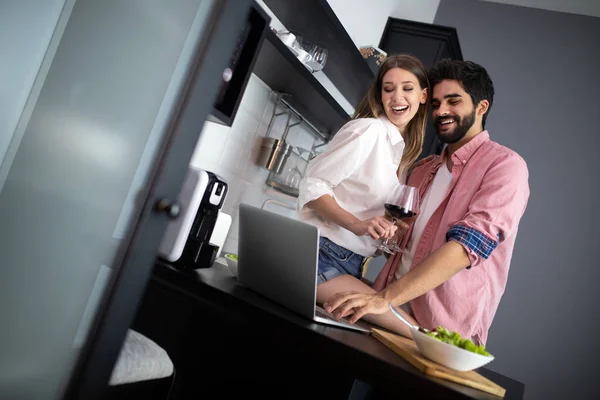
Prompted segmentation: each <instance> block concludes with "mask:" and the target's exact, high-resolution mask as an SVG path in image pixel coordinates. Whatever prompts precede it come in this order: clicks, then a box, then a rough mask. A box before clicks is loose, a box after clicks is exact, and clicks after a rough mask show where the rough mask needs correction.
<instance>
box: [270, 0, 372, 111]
mask: <svg viewBox="0 0 600 400" xmlns="http://www.w3.org/2000/svg"><path fill="white" fill-rule="evenodd" d="M264 2H265V4H266V5H267V6H268V7H269V8H270V9H271V11H273V13H274V14H275V15H276V16H277V18H278V19H279V20H280V21H281V22H282V23H283V25H285V27H286V28H287V29H289V30H291V31H296V32H299V33H301V34H303V35H305V37H306V38H307V39H308V40H310V41H311V42H313V43H315V44H318V45H320V46H322V47H325V48H326V49H328V51H329V54H328V58H327V63H326V64H325V68H324V69H323V72H324V73H325V74H326V75H327V77H328V78H329V79H330V80H331V82H332V83H333V84H334V85H335V86H336V87H337V89H338V90H339V91H340V93H341V94H342V95H343V96H344V97H345V98H346V100H348V102H349V103H350V104H351V105H352V107H356V106H357V105H358V103H359V102H360V100H361V99H362V97H363V96H364V94H365V93H366V92H367V89H368V88H369V85H370V84H371V81H372V79H373V72H372V71H371V69H370V68H369V66H368V65H367V63H366V61H365V60H364V59H363V57H362V56H361V54H360V51H359V50H358V48H357V47H356V45H355V44H354V42H353V41H352V39H351V38H350V35H348V32H346V30H345V29H344V27H343V25H342V23H341V22H340V20H339V19H338V18H337V16H336V15H335V13H334V12H333V10H332V9H331V6H330V5H329V3H328V2H327V0H310V1H306V0H264Z"/></svg>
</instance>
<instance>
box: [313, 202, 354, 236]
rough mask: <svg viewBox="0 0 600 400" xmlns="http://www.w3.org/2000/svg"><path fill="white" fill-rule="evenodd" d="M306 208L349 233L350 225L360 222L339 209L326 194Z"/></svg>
mask: <svg viewBox="0 0 600 400" xmlns="http://www.w3.org/2000/svg"><path fill="white" fill-rule="evenodd" d="M306 206H307V207H308V208H310V209H312V210H314V211H316V212H317V213H318V214H319V215H320V216H321V217H322V218H324V219H326V220H327V221H330V222H333V223H334V224H336V225H339V226H341V227H342V228H345V229H347V230H349V231H352V230H351V229H350V228H351V226H352V225H354V224H356V223H357V222H360V220H359V219H358V218H356V217H355V216H354V215H353V214H351V213H349V212H348V211H346V210H344V209H343V208H342V207H340V205H339V204H338V203H337V201H335V199H334V198H333V197H331V196H330V195H328V194H326V195H324V196H321V197H319V198H318V199H316V200H313V201H311V202H308V203H307V204H306Z"/></svg>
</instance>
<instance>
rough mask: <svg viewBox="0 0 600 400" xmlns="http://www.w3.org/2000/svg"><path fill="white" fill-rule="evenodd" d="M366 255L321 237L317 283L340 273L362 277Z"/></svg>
mask: <svg viewBox="0 0 600 400" xmlns="http://www.w3.org/2000/svg"><path fill="white" fill-rule="evenodd" d="M365 259H366V258H365V257H363V256H361V255H360V254H356V253H354V252H353V251H350V250H348V249H346V248H344V247H342V246H339V245H337V244H335V243H333V242H332V241H331V240H329V239H327V238H326V237H321V238H319V270H318V275H317V285H320V284H321V283H323V282H327V281H328V280H330V279H333V278H335V277H336V276H338V275H343V274H347V275H352V276H353V277H355V278H357V279H361V278H362V271H363V266H364V262H365Z"/></svg>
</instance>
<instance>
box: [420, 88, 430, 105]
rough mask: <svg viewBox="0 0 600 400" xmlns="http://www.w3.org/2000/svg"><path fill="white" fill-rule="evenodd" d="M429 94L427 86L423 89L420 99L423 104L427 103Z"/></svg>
mask: <svg viewBox="0 0 600 400" xmlns="http://www.w3.org/2000/svg"><path fill="white" fill-rule="evenodd" d="M427 94H428V93H427V88H425V89H423V91H422V92H421V99H420V100H419V101H420V102H421V104H425V103H427Z"/></svg>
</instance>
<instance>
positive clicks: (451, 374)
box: [371, 328, 506, 397]
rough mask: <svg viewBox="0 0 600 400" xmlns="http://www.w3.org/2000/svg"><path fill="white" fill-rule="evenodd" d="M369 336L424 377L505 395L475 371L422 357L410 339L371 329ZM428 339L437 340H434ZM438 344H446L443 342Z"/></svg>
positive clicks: (504, 390)
mask: <svg viewBox="0 0 600 400" xmlns="http://www.w3.org/2000/svg"><path fill="white" fill-rule="evenodd" d="M417 333H419V332H417ZM371 335H372V336H373V337H374V338H375V339H377V340H379V341H380V342H381V343H383V344H384V345H385V346H387V347H388V348H390V349H391V350H392V351H394V352H395V353H396V354H398V355H399V356H400V357H402V358H403V359H405V360H406V361H407V362H409V363H410V364H411V365H413V366H414V367H416V368H417V369H419V370H420V371H421V372H423V373H424V374H426V375H429V376H432V377H435V378H440V379H445V380H447V381H451V382H455V383H458V384H461V385H464V386H468V387H472V388H474V389H478V390H481V391H484V392H487V393H491V394H494V395H496V396H500V397H504V395H505V394H506V389H504V388H503V387H502V386H500V385H498V384H496V383H494V382H492V381H490V380H489V379H487V378H485V377H483V376H481V375H480V374H478V373H477V372H475V371H463V372H461V371H456V370H453V369H450V368H447V367H445V366H443V365H441V364H439V363H437V362H434V361H431V360H429V359H427V358H426V357H424V356H423V354H422V353H421V351H420V350H419V348H418V347H417V344H416V343H415V342H414V341H412V340H410V339H407V338H404V337H401V336H399V335H396V334H394V333H390V332H387V331H383V330H380V329H376V328H372V329H371ZM424 336H427V335H424ZM427 337H428V336H427ZM430 339H431V340H437V339H434V338H430ZM440 343H441V344H446V343H443V342H440ZM447 346H450V345H447ZM459 350H462V349H459ZM464 351H466V350H464ZM475 355H479V354H475Z"/></svg>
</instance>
